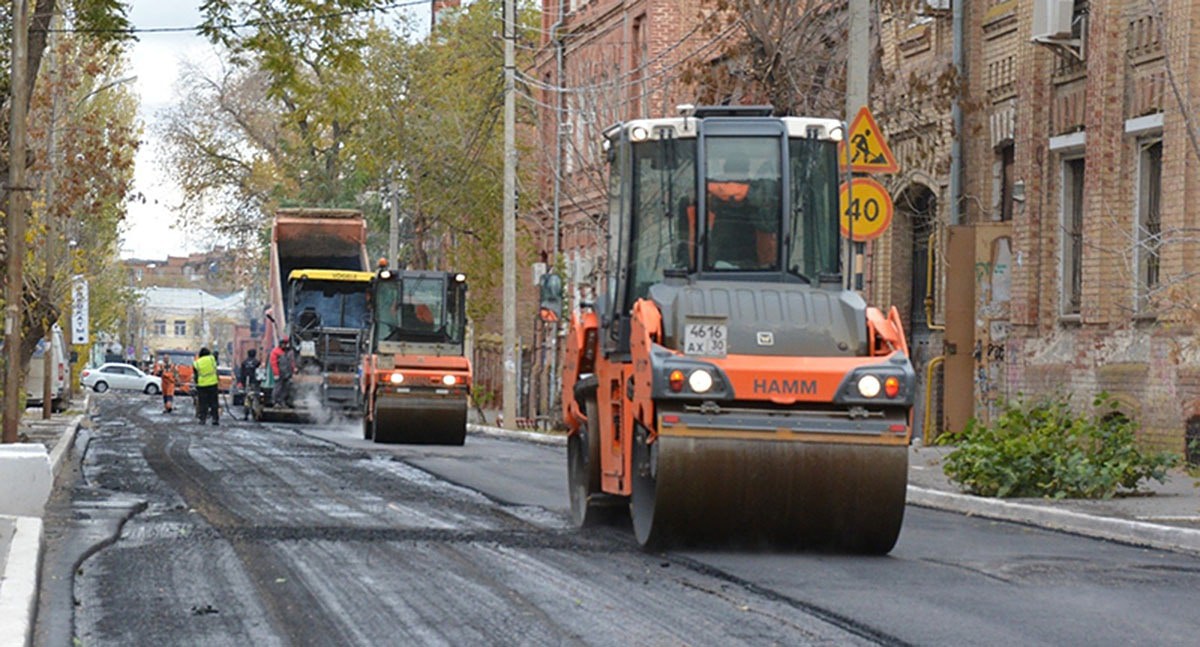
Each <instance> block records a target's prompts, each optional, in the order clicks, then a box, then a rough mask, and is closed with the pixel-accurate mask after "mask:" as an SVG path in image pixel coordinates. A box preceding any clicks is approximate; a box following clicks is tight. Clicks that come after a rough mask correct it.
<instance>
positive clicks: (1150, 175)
mask: <svg viewBox="0 0 1200 647" xmlns="http://www.w3.org/2000/svg"><path fill="white" fill-rule="evenodd" d="M962 4H963V14H962V25H963V32H962V33H963V41H962V46H963V47H962V51H963V65H964V76H963V78H962V79H961V81H960V80H958V79H957V78H956V76H955V73H954V66H953V63H954V61H953V59H952V51H953V45H954V41H953V15H952V13H951V11H950V10H949V6H950V3H949V2H939V1H937V0H924V1H919V2H918V1H914V2H909V3H893V4H892V7H893V9H894V11H893V12H891V13H886V14H883V15H880V16H878V19H877V21H876V23H875V24H876V26H877V27H878V33H877V34H876V37H877V39H876V40H875V41H874V42H873V48H874V51H875V52H876V53H877V54H878V55H879V57H880V59H879V69H881V70H882V72H883V73H882V74H878V75H876V77H875V78H873V80H872V99H871V103H872V105H871V107H872V109H873V110H874V112H875V114H876V116H877V117H878V118H879V120H880V122H881V125H882V126H883V128H884V130H885V132H886V134H887V138H888V141H889V143H890V144H891V147H892V149H893V151H894V152H895V153H896V156H897V158H898V159H899V161H900V165H901V167H902V170H901V172H900V173H899V174H897V175H895V176H892V177H888V178H880V179H883V180H884V181H885V184H886V185H887V186H888V188H889V190H890V191H891V193H892V195H893V198H894V201H895V204H896V215H895V219H894V220H893V225H892V228H891V230H890V231H889V232H887V233H886V234H885V235H884V237H882V238H880V239H878V240H876V241H875V242H873V243H871V244H870V245H869V249H868V254H869V262H868V266H867V272H866V286H865V288H866V292H867V294H866V296H867V298H868V300H869V301H871V302H874V303H880V304H896V305H897V306H898V307H899V308H900V310H901V312H902V315H903V317H904V320H905V323H906V326H907V327H908V330H909V331H910V335H911V337H912V341H913V346H914V353H913V354H914V360H915V362H914V363H915V364H917V365H918V368H919V370H921V371H923V370H924V367H925V365H926V363H927V362H928V361H929V360H931V359H934V358H944V360H945V371H946V377H945V389H946V390H945V392H944V393H942V392H941V391H940V389H939V391H938V392H937V395H939V396H940V397H938V398H935V400H938V399H941V400H943V407H940V408H939V409H944V410H945V416H946V419H945V424H946V425H947V426H948V427H951V428H961V425H962V424H964V423H965V421H966V419H967V418H969V417H971V416H975V417H980V418H984V419H987V418H988V417H990V416H991V415H992V414H994V413H995V412H996V411H997V409H998V408H999V406H1000V404H1001V403H1002V402H1003V401H1004V400H1005V399H1009V398H1015V397H1018V396H1019V395H1021V394H1043V393H1050V392H1055V391H1058V392H1061V393H1064V394H1071V395H1072V397H1073V398H1074V400H1073V401H1074V402H1075V404H1076V405H1078V406H1081V407H1085V406H1087V405H1088V404H1090V401H1091V399H1092V397H1093V396H1094V395H1095V394H1097V393H1098V392H1100V391H1102V390H1104V391H1108V392H1110V393H1112V394H1114V395H1115V396H1116V397H1117V398H1118V399H1119V400H1120V402H1121V403H1122V408H1123V412H1124V413H1126V414H1128V415H1131V416H1135V417H1136V418H1137V420H1138V421H1139V422H1140V423H1141V425H1142V428H1143V433H1142V435H1143V438H1144V439H1145V440H1147V441H1149V442H1151V443H1153V444H1155V445H1159V446H1164V447H1168V448H1172V449H1180V450H1181V449H1183V448H1184V445H1185V439H1192V438H1195V437H1197V436H1200V353H1198V352H1197V350H1198V349H1197V346H1196V339H1195V336H1194V335H1193V333H1192V327H1193V326H1194V325H1195V322H1196V313H1197V312H1198V311H1200V308H1198V307H1197V305H1198V304H1200V283H1198V282H1197V280H1196V279H1194V278H1192V277H1191V275H1190V270H1189V269H1188V268H1190V267H1191V266H1192V265H1193V264H1194V262H1195V258H1194V257H1195V256H1196V255H1197V254H1198V253H1200V246H1198V245H1197V243H1196V242H1195V241H1194V240H1191V239H1190V236H1189V235H1188V232H1189V231H1192V230H1193V229H1194V227H1195V225H1194V224H1193V223H1192V222H1191V220H1192V216H1190V215H1189V213H1188V212H1187V211H1186V209H1185V205H1186V204H1187V203H1188V201H1189V200H1192V199H1200V184H1198V182H1200V174H1197V169H1196V165H1197V164H1198V163H1200V161H1198V160H1200V134H1197V133H1200V123H1198V122H1197V118H1196V117H1189V116H1188V115H1189V113H1188V111H1187V110H1186V109H1185V108H1184V107H1185V106H1190V105H1192V104H1193V103H1195V102H1197V101H1200V68H1196V67H1194V66H1193V65H1192V63H1193V62H1194V61H1195V60H1197V59H1198V58H1200V57H1198V55H1200V31H1193V30H1192V29H1191V28H1190V27H1189V25H1192V24H1198V23H1200V5H1197V4H1195V3H1192V2H1188V1H1186V0H1126V1H1122V2H1103V3H1102V2H1097V1H1095V0H1092V1H1091V2H1088V1H1087V0H1074V1H1073V2H1072V1H1071V0H1048V1H1046V2H1042V1H1038V2H1034V0H983V1H981V2H972V3H962ZM685 5H686V6H685ZM560 6H563V7H564V8H565V9H566V13H565V15H564V16H563V19H562V21H561V24H559V22H560V21H559V14H558V13H557V10H558V8H559V7H560ZM693 9H694V5H693V4H691V3H680V2H673V1H670V0H658V1H656V0H642V1H626V0H590V1H584V0H564V2H562V3H560V2H558V1H557V0H546V1H545V2H543V21H542V29H543V35H542V36H543V40H542V43H543V47H542V50H541V52H540V53H539V58H538V65H537V68H536V73H537V74H538V75H539V78H538V79H537V81H539V82H540V83H539V85H540V87H541V88H542V92H541V96H540V98H539V107H540V109H541V111H542V120H541V121H542V123H543V127H542V129H541V135H542V138H543V139H542V144H543V145H542V146H541V150H542V151H543V152H545V154H544V155H543V157H542V159H541V160H540V161H539V163H540V164H542V165H543V168H547V169H553V168H555V167H556V166H555V165H554V160H553V159H552V158H551V157H549V154H550V153H551V152H553V151H554V150H555V146H554V143H555V141H554V137H555V134H554V133H555V132H556V130H555V129H552V128H546V127H545V124H547V123H553V121H554V115H556V114H561V115H563V123H562V124H561V127H560V128H559V129H557V132H559V133H561V138H562V141H563V144H564V145H563V151H564V153H563V159H562V160H561V164H560V165H558V166H559V167H561V168H562V169H563V175H562V177H561V179H562V185H561V187H560V190H561V192H562V199H561V204H562V205H563V207H562V212H561V214H560V216H561V220H560V222H561V237H560V240H561V245H562V249H563V256H564V259H565V261H566V266H567V273H568V279H569V280H571V281H580V280H583V279H585V278H586V277H587V276H589V275H590V276H592V277H595V276H598V275H599V273H600V272H602V269H603V266H602V264H603V259H602V258H601V257H600V256H599V255H596V254H595V253H593V252H591V251H590V250H593V249H595V248H596V245H595V242H596V241H597V240H599V237H600V236H602V233H603V232H602V224H603V223H602V219H601V218H600V214H602V213H603V204H602V200H601V196H602V187H603V183H602V181H600V180H599V177H597V176H594V171H595V168H596V166H595V162H596V161H597V158H596V155H598V152H597V151H596V150H595V149H594V147H593V148H592V149H591V150H589V149H588V146H589V145H594V142H595V141H596V139H597V137H598V134H599V131H600V129H602V128H603V127H604V126H605V125H607V124H608V123H611V122H615V121H616V120H618V119H620V118H629V117H633V116H641V115H663V114H670V113H671V112H673V109H672V108H671V106H673V105H674V104H675V103H677V102H683V101H688V100H690V97H689V96H687V94H686V90H685V89H684V88H682V87H681V85H680V83H679V82H678V79H677V78H676V77H674V76H673V75H672V71H673V70H675V69H677V68H678V64H679V61H680V60H682V59H683V58H686V57H687V56H691V55H694V50H695V47H696V46H699V45H702V43H692V42H689V39H688V38H687V36H688V34H689V32H688V30H689V29H690V28H691V27H692V25H693V24H694V23H693V22H690V21H694V20H695V17H694V11H693ZM1035 10H1039V11H1041V12H1042V13H1041V15H1039V16H1037V17H1036V20H1035V15H1034V12H1035ZM1160 12H1161V13H1160ZM1035 27H1036V29H1037V33H1035ZM559 40H561V44H562V47H561V50H562V70H561V74H559V70H558V58H557V56H556V54H557V53H558V51H557V50H558V48H557V47H556V44H557V43H558V41H559ZM692 40H695V39H692ZM680 43H688V44H687V45H686V46H683V45H680ZM557 78H561V80H559V81H555V79H557ZM561 88H566V89H567V91H564V92H558V90H559V89H561ZM956 92H957V93H958V95H957V96H958V97H959V102H958V105H959V106H960V107H961V109H962V129H961V131H956V129H955V128H954V126H953V121H952V119H951V105H952V100H953V99H954V97H955V96H956ZM560 99H561V101H562V105H561V107H562V110H561V111H559V110H558V108H559V106H560V104H559V103H558V101H559V100H560ZM956 136H957V137H958V144H959V145H960V150H961V158H960V161H961V164H960V166H959V168H960V171H959V172H960V175H959V177H960V179H961V200H960V202H959V205H958V208H957V209H954V208H952V207H953V206H954V205H953V204H952V200H951V198H950V177H951V169H952V146H953V144H954V142H955V137H956ZM589 172H592V173H593V175H587V173H589ZM541 175H542V177H544V178H546V182H547V185H549V183H550V182H552V180H553V177H554V176H553V173H552V172H548V173H544V174H541ZM543 190H544V192H545V193H544V194H545V195H549V194H550V193H551V191H552V187H550V186H546V187H543ZM549 217H550V214H549V213H548V212H547V213H546V218H547V220H548V219H549ZM545 229H546V230H549V227H548V226H547V227H546V228H545ZM550 248H552V240H550V241H547V244H546V245H544V247H543V249H547V250H548V249H550ZM584 282H586V281H584ZM576 296H579V295H576ZM584 296H586V295H584ZM939 361H941V360H939ZM935 375H936V373H935ZM940 413H941V411H936V410H935V411H934V414H935V415H934V418H935V421H936V420H937V418H938V417H939V415H938V414H940ZM918 422H919V421H918Z"/></svg>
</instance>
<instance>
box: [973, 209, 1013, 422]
mask: <svg viewBox="0 0 1200 647" xmlns="http://www.w3.org/2000/svg"><path fill="white" fill-rule="evenodd" d="M981 233H982V232H981ZM997 233H999V230H998V231H997ZM980 238H981V239H983V240H981V241H980V242H981V243H986V242H987V241H986V239H985V238H984V236H982V235H981V236H980ZM981 251H982V250H981ZM980 256H982V258H980ZM976 258H977V261H976V263H975V348H974V353H973V357H974V360H975V411H976V415H979V416H980V417H982V418H983V420H984V421H985V422H986V421H990V420H991V419H992V418H993V417H994V416H995V415H996V414H997V413H998V411H999V408H1000V406H1001V404H1002V401H1003V399H1004V396H1005V393H1006V389H1005V365H1004V358H1005V349H1006V347H1007V342H1008V330H1009V314H1008V313H1009V303H1010V301H1011V285H1012V239H1011V238H1010V237H1009V236H1008V235H999V236H997V237H995V238H993V239H992V240H991V241H990V244H989V245H987V249H986V251H985V252H984V254H979V255H978V256H977V257H976Z"/></svg>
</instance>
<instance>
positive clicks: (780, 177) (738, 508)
mask: <svg viewBox="0 0 1200 647" xmlns="http://www.w3.org/2000/svg"><path fill="white" fill-rule="evenodd" d="M772 114H773V112H772V110H771V109H770V108H769V107H765V108H764V107H737V106H733V107H731V106H722V107H713V108H688V109H685V110H683V111H682V113H681V116H679V117H675V118H660V119H637V120H632V121H628V122H623V123H619V124H617V125H615V126H613V127H611V128H609V129H607V130H606V131H604V140H603V142H602V143H603V147H604V149H605V151H606V154H607V159H608V164H609V184H608V186H609V191H608V194H609V195H608V198H609V199H608V209H609V211H608V234H609V236H608V243H607V244H608V250H607V251H608V254H607V256H608V259H609V266H608V267H607V268H606V280H605V281H604V283H603V285H601V286H598V289H597V294H598V297H597V298H596V301H595V303H594V304H590V307H582V308H580V309H579V310H578V311H577V312H576V313H575V314H573V315H572V316H571V319H570V327H569V331H568V339H567V344H566V357H565V358H564V361H563V365H564V368H563V377H562V380H563V382H562V386H563V389H562V393H563V408H564V418H565V422H566V425H567V427H568V430H569V431H568V443H567V461H568V465H567V467H568V487H569V496H570V505H571V516H572V519H573V521H574V523H575V524H576V525H578V526H580V527H586V526H590V525H594V524H601V523H606V522H609V521H611V520H612V519H613V517H614V515H617V516H621V515H623V514H624V513H625V510H628V514H630V515H631V516H632V522H633V523H632V525H633V531H634V535H635V536H636V539H637V541H638V542H639V543H640V544H641V545H642V546H643V547H645V548H648V549H649V548H660V547H663V546H671V545H696V544H700V545H703V544H714V543H715V544H719V545H745V546H752V547H776V548H784V549H809V548H814V549H833V550H840V551H848V552H860V553H867V554H884V553H887V552H889V551H890V550H891V549H892V547H893V545H894V544H895V541H896V538H897V536H898V534H899V532H900V527H901V523H902V521H903V516H904V502H905V491H906V488H907V468H908V444H909V439H910V434H911V421H910V418H911V415H910V412H911V408H912V403H913V398H914V388H915V387H914V374H913V368H912V365H911V363H910V361H909V356H908V348H907V342H906V340H905V337H904V332H903V330H902V327H901V324H900V318H899V314H898V312H897V310H896V309H895V308H894V307H893V308H891V309H890V310H889V311H888V313H887V314H886V315H885V314H884V313H883V311H882V310H880V309H877V308H874V307H869V306H868V305H867V304H866V302H865V301H864V300H863V298H862V297H861V296H860V295H859V294H858V293H856V292H854V291H853V290H851V289H849V283H848V281H847V280H846V278H847V277H846V276H845V272H846V268H845V266H844V264H843V263H842V261H841V259H842V258H843V255H842V253H841V252H842V251H843V250H844V249H845V245H846V242H845V241H844V240H843V238H842V236H841V234H840V228H841V223H840V218H839V215H840V213H839V212H840V209H839V183H840V181H839V165H838V159H837V146H838V140H839V139H840V138H841V133H842V132H843V131H842V125H841V122H839V121H837V120H832V119H819V118H804V117H775V116H772Z"/></svg>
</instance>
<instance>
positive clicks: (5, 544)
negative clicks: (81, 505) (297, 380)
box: [0, 410, 1200, 644]
mask: <svg viewBox="0 0 1200 647" xmlns="http://www.w3.org/2000/svg"><path fill="white" fill-rule="evenodd" d="M31 413H34V414H36V413H37V412H36V410H31ZM53 422H54V423H56V424H57V425H58V429H57V432H55V431H49V432H48V431H47V430H46V429H45V428H44V427H45V425H43V428H42V429H41V431H40V433H39V436H40V437H42V438H45V439H46V440H45V442H46V443H47V445H48V446H50V447H51V448H52V451H51V455H52V457H54V465H55V468H56V470H58V471H61V470H62V469H63V466H64V465H65V464H68V462H67V461H65V460H64V459H65V457H66V456H67V449H68V448H69V447H71V445H72V443H73V442H74V441H75V439H76V434H77V432H78V430H79V427H80V425H79V423H80V417H79V416H75V417H71V416H55V419H54V421H53ZM471 431H472V433H473V435H474V437H479V438H483V437H486V436H497V437H504V438H507V439H518V440H522V441H527V442H539V443H543V444H547V445H549V446H550V447H555V446H556V445H560V444H561V443H562V439H561V437H555V436H546V435H544V434H531V433H527V432H508V431H504V430H499V429H496V428H493V427H486V426H474V427H473V428H472V429H471ZM305 433H309V434H311V435H314V436H321V435H322V434H324V433H326V432H325V431H324V430H321V429H319V428H312V429H309V430H305ZM337 440H339V442H343V443H350V444H352V443H353V442H356V441H354V440H353V439H349V440H348V439H347V438H346V435H345V434H342V437H341V438H340V439H337ZM357 442H361V441H357ZM469 442H470V441H469ZM503 445H504V443H501V444H500V446H503ZM554 451H556V452H558V453H561V449H558V448H555V449H554ZM944 451H945V450H943V449H941V448H922V447H920V446H916V447H914V449H913V453H912V460H911V473H910V483H911V486H910V489H909V502H910V503H911V504H913V505H916V506H921V507H929V508H938V509H942V510H950V511H955V512H960V513H963V514H968V515H972V516H980V517H988V518H994V519H1002V520H1006V521H1014V522H1017V523H1020V524H1025V525H1030V526H1040V527H1045V528H1052V529H1056V530H1061V531H1064V532H1067V533H1071V534H1078V535H1083V536H1089V537H1097V538H1103V539H1108V540H1112V541H1115V542H1118V543H1122V544H1129V545H1134V546H1148V547H1154V548H1161V549H1167V550H1172V551H1177V552H1183V553H1191V554H1200V529H1198V528H1200V523H1198V521H1200V492H1198V490H1197V488H1195V487H1194V486H1193V485H1192V482H1191V480H1190V479H1188V478H1187V477H1186V475H1183V474H1182V473H1177V474H1175V475H1173V479H1172V481H1171V482H1169V483H1168V484H1167V485H1165V486H1158V485H1157V484H1152V488H1151V489H1152V490H1153V491H1154V496H1139V497H1123V498H1120V499H1114V500H1110V501H1100V502H1092V501H1065V502H1064V501H1042V500H1031V501H1017V502H1012V501H995V500H990V499H981V498H979V497H971V496H967V495H962V494H959V493H957V492H956V491H955V490H954V488H953V485H952V484H950V483H949V482H948V481H946V480H945V478H944V476H942V475H941V470H940V468H939V465H940V459H941V456H942V455H943V454H944ZM412 462H413V463H414V464H417V465H418V466H420V467H422V469H426V470H428V471H429V472H431V473H433V474H436V475H438V476H439V477H442V478H445V479H446V480H448V481H451V482H455V483H459V484H460V485H464V486H466V487H471V481H472V479H473V478H478V476H477V475H478V474H481V473H492V472H494V471H495V470H497V469H501V466H503V465H507V466H508V467H507V469H513V470H517V471H519V470H522V469H525V468H526V466H521V465H519V464H515V465H514V464H511V463H510V462H506V461H505V460H504V459H503V457H502V456H498V457H494V458H493V459H492V462H491V463H490V464H487V465H479V464H468V463H467V462H464V461H462V460H460V459H459V458H458V457H456V456H455V455H454V453H453V452H446V453H444V454H442V455H439V454H438V453H436V452H435V453H431V454H428V455H425V456H423V457H421V458H420V459H419V460H417V459H413V461H412ZM473 475H475V476H473ZM561 479H562V481H563V482H564V487H563V489H558V488H556V487H546V486H538V485H533V484H529V483H524V482H523V480H522V479H519V478H511V479H500V480H502V481H504V482H506V483H508V484H509V485H507V486H506V487H507V488H509V489H508V490H507V491H501V492H498V493H493V496H497V497H499V498H503V499H505V500H508V501H512V502H517V503H520V504H522V505H528V506H531V508H543V509H555V508H559V509H561V508H562V507H563V506H564V505H565V494H564V491H565V470H563V474H562V477H561ZM552 480H553V479H552ZM495 482H496V480H495V479H493V480H492V483H493V486H492V487H494V483H495ZM127 505H128V509H121V503H120V502H117V503H115V504H114V503H113V502H112V501H111V500H109V501H106V502H105V503H104V505H103V506H100V507H99V508H98V509H97V510H96V511H95V517H96V518H98V519H103V518H104V517H105V515H108V517H109V524H110V525H109V527H108V528H107V529H105V528H103V524H100V527H99V528H98V529H97V530H96V533H97V538H96V540H95V541H91V542H89V541H84V542H82V544H81V545H80V546H76V547H74V548H71V547H69V546H68V547H64V548H62V549H61V550H64V551H66V552H71V551H75V552H76V553H78V554H77V555H75V556H74V557H72V559H80V560H82V557H85V556H86V554H88V553H89V551H92V552H94V550H96V547H97V545H98V544H103V541H104V540H103V539H100V536H101V535H109V536H115V534H116V532H117V531H118V530H119V527H120V523H122V519H124V518H128V515H130V514H132V513H133V512H135V511H136V506H137V503H136V502H135V501H134V500H132V499H131V500H130V501H128V502H127ZM909 515H910V516H913V515H918V516H923V515H924V513H921V512H919V511H916V510H910V512H909ZM37 521H38V522H40V520H37ZM31 524H33V520H31V519H30V518H18V519H13V518H5V519H0V569H2V573H3V576H4V578H3V580H0V605H2V606H0V611H3V613H0V635H4V636H14V635H21V633H20V632H21V631H24V632H26V635H28V631H29V627H30V626H31V624H30V623H28V621H25V622H23V623H22V622H18V620H19V619H20V613H10V612H9V611H10V610H13V609H16V610H18V611H19V610H20V609H21V608H23V606H27V607H32V602H31V601H23V600H21V599H14V598H20V597H21V596H32V595H34V594H35V593H34V592H35V591H36V590H37V585H36V580H35V581H32V582H31V581H29V578H31V577H33V578H36V564H37V560H38V556H39V554H40V552H41V549H42V537H41V536H40V534H41V533H40V529H38V531H37V532H33V531H32V530H31V529H30V528H31ZM38 525H40V523H39V524H38ZM21 527H24V528H25V530H24V532H22V531H21V530H20V528H21ZM718 561H720V562H722V563H725V562H728V563H737V562H739V561H740V560H739V559H738V557H737V556H736V555H723V556H720V559H719V560H718ZM764 578H766V580H764V581H767V580H769V579H770V577H769V574H764ZM42 584H43V591H45V590H46V587H47V586H52V585H54V584H55V583H53V582H50V583H47V582H43V583H42ZM57 585H58V586H68V587H69V584H68V583H57ZM54 597H58V596H54ZM60 599H61V598H60ZM66 599H68V600H70V597H69V594H68V597H67V598H66ZM63 611H64V612H66V611H67V610H66V609H63ZM43 612H49V613H55V611H54V609H52V608H51V609H47V608H45V607H43ZM10 630H11V631H10ZM50 644H53V643H50ZM60 644H61V643H60Z"/></svg>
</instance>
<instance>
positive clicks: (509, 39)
mask: <svg viewBox="0 0 1200 647" xmlns="http://www.w3.org/2000/svg"><path fill="white" fill-rule="evenodd" d="M516 25H517V14H516V6H515V0H504V32H503V33H504V351H503V353H504V390H503V396H504V409H503V411H504V427H505V428H507V429H516V428H517V362H518V361H520V356H519V355H518V353H517V200H516V199H517V195H516V193H517V146H516V123H517V108H516V97H515V96H514V93H515V91H516V83H515V80H514V75H515V73H516V69H515V68H516V53H515V52H514V49H513V40H514V38H515V37H516Z"/></svg>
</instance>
